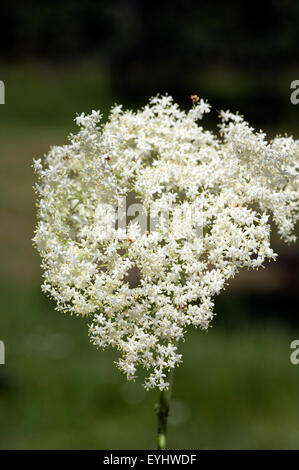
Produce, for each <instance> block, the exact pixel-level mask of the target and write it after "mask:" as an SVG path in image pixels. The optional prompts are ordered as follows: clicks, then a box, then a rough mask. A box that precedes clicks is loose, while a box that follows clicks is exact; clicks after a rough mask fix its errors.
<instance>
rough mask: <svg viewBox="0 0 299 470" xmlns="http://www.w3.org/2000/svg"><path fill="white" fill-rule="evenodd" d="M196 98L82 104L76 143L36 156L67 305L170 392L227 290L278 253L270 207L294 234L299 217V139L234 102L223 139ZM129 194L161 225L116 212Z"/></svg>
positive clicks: (52, 286) (48, 260) (48, 280)
mask: <svg viewBox="0 0 299 470" xmlns="http://www.w3.org/2000/svg"><path fill="white" fill-rule="evenodd" d="M192 98H193V106H192V108H191V109H190V110H189V111H188V112H184V111H182V110H180V109H179V107H178V105H177V104H175V103H174V102H173V100H172V98H171V97H170V96H162V97H160V96H158V97H155V98H153V99H151V101H150V103H149V104H148V105H147V106H145V107H144V108H143V109H142V110H140V111H137V112H132V111H123V110H122V107H121V106H116V107H114V108H113V109H112V111H111V114H110V117H109V119H108V121H107V122H106V123H103V124H101V123H100V120H101V116H100V114H99V113H98V112H96V111H93V112H92V113H91V114H90V115H89V116H86V115H84V114H82V115H81V116H79V117H77V118H76V122H77V124H78V126H79V127H80V130H79V132H78V133H77V134H76V135H71V136H70V142H69V144H68V145H64V146H59V147H53V148H52V149H51V150H50V152H49V153H48V154H47V155H46V157H45V159H44V161H43V162H42V161H41V160H40V159H39V160H36V161H35V162H34V167H35V170H36V172H37V175H38V178H39V181H38V183H37V185H36V189H37V193H38V218H39V222H38V226H37V229H36V233H35V237H34V243H35V245H36V247H37V248H38V250H39V252H40V254H41V257H42V260H43V263H42V267H43V270H44V284H43V290H44V291H45V292H46V293H48V294H49V295H50V296H51V297H52V298H54V299H55V300H56V302H57V309H58V310H61V311H64V312H70V313H71V314H80V315H84V316H88V318H90V327H89V328H90V329H89V331H90V336H91V339H92V341H93V343H94V344H95V345H96V346H98V347H100V348H105V347H107V346H113V347H115V348H117V349H118V350H119V352H120V355H121V357H120V359H119V361H118V363H117V364H118V366H119V368H120V369H121V370H122V371H124V372H125V373H126V375H127V377H128V378H129V379H132V378H134V377H135V376H136V372H137V369H138V367H139V366H143V367H144V368H145V369H147V370H148V374H147V377H146V380H145V386H146V387H147V388H153V387H158V388H159V389H161V390H162V389H164V388H167V386H168V382H167V374H168V371H169V370H170V369H172V368H174V367H175V366H176V365H177V364H178V363H179V362H181V354H179V353H178V342H179V340H180V339H182V338H183V337H184V334H185V332H186V329H187V327H188V326H189V325H194V326H196V327H200V328H202V329H207V328H208V326H209V323H210V321H211V319H212V317H213V315H214V312H213V305H214V304H213V297H214V296H215V294H218V293H219V292H220V291H221V290H222V289H223V288H224V286H225V284H226V282H227V281H228V280H229V279H230V278H232V277H233V276H235V274H236V273H237V272H238V270H239V269H240V268H241V267H246V268H258V267H259V266H261V265H262V264H263V263H264V262H265V260H266V259H267V258H268V259H271V258H273V259H275V257H276V256H277V255H276V254H275V253H274V252H273V250H272V248H271V247H270V222H271V219H270V217H271V218H272V219H273V220H274V221H275V222H276V225H277V227H278V231H279V233H280V235H281V237H282V238H283V239H284V240H286V241H287V242H289V241H293V240H294V238H295V237H294V235H292V231H293V228H294V224H295V222H296V219H298V179H297V178H296V176H297V173H298V161H299V145H298V144H299V141H296V140H293V139H292V138H291V137H276V138H275V139H274V140H273V141H271V142H267V140H266V139H265V135H264V134H263V133H261V132H259V133H256V132H255V131H254V130H253V129H252V128H251V127H249V125H248V124H247V123H246V122H245V121H244V120H243V118H242V117H241V116H239V115H238V114H236V115H234V114H231V113H230V112H222V113H220V117H221V124H220V136H216V135H214V134H213V133H212V132H209V131H207V130H204V129H203V128H202V127H201V126H200V125H199V124H198V120H200V119H201V118H202V116H203V114H204V113H207V112H209V110H210V109H209V105H208V104H207V103H206V102H204V101H203V100H199V99H198V98H197V97H196V95H195V96H193V97H192ZM124 197H127V198H133V199H135V200H136V199H137V200H139V201H142V204H143V208H144V211H145V213H146V215H148V214H149V213H150V214H151V217H155V218H156V219H157V218H158V220H159V223H158V224H155V226H154V228H153V227H152V226H151V228H150V229H149V230H147V231H144V232H143V233H142V232H141V230H140V226H139V225H138V223H137V222H131V223H129V224H128V225H127V226H125V227H124V226H122V225H121V224H114V223H111V221H113V220H114V219H113V210H112V209H111V208H113V207H115V206H116V205H117V204H119V202H120V200H121V199H123V198H124ZM107 207H108V209H107ZM178 207H179V208H184V210H185V211H188V210H190V213H192V217H191V221H190V220H189V223H188V224H187V223H185V221H182V220H181V219H180V218H179V217H174V213H175V211H176V210H177V208H178ZM109 208H110V209H109ZM165 214H167V217H166V215H165ZM107 223H108V225H109V230H108V232H109V233H107ZM198 227H201V228H202V232H201V235H200V236H199V232H198ZM132 273H135V277H137V279H135V282H134V283H132V282H131V281H130V276H131V274H132Z"/></svg>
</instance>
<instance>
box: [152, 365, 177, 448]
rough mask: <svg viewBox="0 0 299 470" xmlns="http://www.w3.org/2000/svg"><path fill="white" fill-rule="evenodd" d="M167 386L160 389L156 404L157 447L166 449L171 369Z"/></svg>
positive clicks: (171, 378)
mask: <svg viewBox="0 0 299 470" xmlns="http://www.w3.org/2000/svg"><path fill="white" fill-rule="evenodd" d="M168 381H169V387H168V389H166V390H161V392H160V399H159V403H157V405H156V409H155V411H156V414H157V418H158V434H157V449H158V450H165V449H166V442H167V441H166V434H167V419H168V415H169V410H170V401H171V387H172V382H173V369H171V371H170V372H169V375H168Z"/></svg>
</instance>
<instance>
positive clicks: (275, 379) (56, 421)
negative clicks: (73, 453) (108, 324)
mask: <svg viewBox="0 0 299 470" xmlns="http://www.w3.org/2000/svg"><path fill="white" fill-rule="evenodd" d="M1 309H2V313H1V336H2V339H3V340H4V341H5V344H6V365H5V366H1V369H0V416H1V429H2V431H1V439H0V447H1V448H2V449H6V448H9V449H18V448H21V449H49V448H58V449H64V448H70V449H78V448H83V449H86V448H87V449H117V448H119V449H130V448H131V449H132V448H135V449H138V448H149V449H153V448H155V433H156V419H155V415H154V411H153V405H154V402H155V401H156V400H157V393H156V392H146V391H145V390H144V389H143V388H142V387H141V384H140V383H139V382H136V383H128V382H126V380H125V378H124V377H123V376H122V375H121V373H120V372H119V371H118V370H117V369H116V367H115V366H114V364H113V361H114V360H115V359H116V354H115V353H114V352H112V351H106V352H99V351H97V350H96V349H95V348H94V347H93V346H92V345H91V344H90V343H89V340H88V337H87V326H86V324H85V322H84V321H83V320H82V319H79V318H70V317H68V316H64V315H62V314H61V313H58V312H55V311H54V310H53V309H54V306H53V305H52V304H51V303H50V302H48V301H47V300H46V299H45V298H44V297H43V296H42V295H41V294H40V290H39V286H36V287H33V286H32V287H30V288H28V287H23V286H19V285H17V284H11V285H9V284H7V285H4V284H3V283H2V286H1ZM293 338H294V334H293V333H292V332H290V331H288V330H287V329H286V328H285V327H282V326H281V327H278V326H273V325H271V324H268V326H265V324H264V325H255V324H252V325H251V327H250V328H248V326H247V327H246V324H244V325H243V326H242V325H239V326H238V327H235V326H234V325H233V324H231V325H227V326H226V327H221V326H220V327H218V325H217V320H215V328H212V329H211V330H210V331H209V332H208V333H203V332H200V331H195V330H193V331H192V332H191V333H190V334H189V335H188V336H187V340H186V342H185V343H184V344H182V345H181V350H182V352H183V354H184V363H183V364H182V365H181V366H180V368H179V369H177V370H176V373H175V381H174V392H173V403H172V408H171V414H170V425H169V441H168V442H169V446H170V448H175V449H190V448H191V449H196V448H199V449H213V448H214V449H217V448H222V449H230V448H237V449H242V448H246V449H262V448H267V449H275V448H282V449H288V448H296V447H298V441H299V428H298V421H299V402H298V389H299V374H298V369H297V367H296V366H294V365H291V364H290V361H289V354H290V349H289V345H290V342H291V340H292V339H293Z"/></svg>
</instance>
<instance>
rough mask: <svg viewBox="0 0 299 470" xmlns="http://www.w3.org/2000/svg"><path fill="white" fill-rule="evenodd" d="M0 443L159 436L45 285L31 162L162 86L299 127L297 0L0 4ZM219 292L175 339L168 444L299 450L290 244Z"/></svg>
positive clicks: (148, 410)
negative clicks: (205, 323) (83, 120)
mask: <svg viewBox="0 0 299 470" xmlns="http://www.w3.org/2000/svg"><path fill="white" fill-rule="evenodd" d="M0 13H1V28H0V80H3V81H4V82H5V90H6V103H5V105H2V106H1V107H0V151H1V159H0V166H1V167H0V170H1V171H0V196H1V197H0V242H1V247H2V253H1V264H0V280H1V283H0V290H1V292H0V309H1V313H0V340H2V341H4V342H5V345H6V365H5V366H3V365H0V422H1V430H0V447H1V448H25V449H26V448H75V449H76V448H99V449H102V448H106V449H113V448H122V449H124V448H153V447H154V446H155V440H154V435H155V426H156V423H155V416H154V413H153V403H154V401H155V400H156V398H157V397H156V395H157V394H155V393H154V392H145V391H143V389H142V387H141V385H140V383H139V382H138V381H137V383H135V384H128V383H127V382H126V381H125V378H124V377H123V376H121V375H120V373H119V372H118V371H117V370H116V368H115V367H114V364H113V360H115V358H116V354H115V353H114V352H109V351H107V352H104V353H102V352H98V351H96V350H95V349H94V348H93V346H92V345H91V344H90V343H89V341H88V337H87V326H86V324H85V322H83V321H82V320H80V319H75V318H69V317H67V316H63V315H62V314H60V313H57V312H56V311H55V310H54V305H53V304H52V303H51V302H49V301H48V300H46V299H45V297H44V296H43V295H42V294H41V292H40V283H41V272H40V269H39V262H40V260H39V258H38V256H37V254H36V253H35V252H34V250H33V249H32V247H31V238H32V236H33V230H34V225H35V223H36V221H35V201H34V193H33V190H32V185H33V184H34V176H33V171H32V168H31V164H32V159H33V158H38V157H40V156H41V155H43V154H44V153H45V152H47V151H48V149H49V147H50V146H51V145H57V144H62V143H64V142H66V137H67V134H68V133H69V132H71V131H74V130H75V126H74V123H73V118H74V117H75V114H76V113H77V112H78V113H81V112H83V111H84V112H90V111H91V110H92V109H101V111H102V112H103V113H104V116H107V114H108V112H109V108H110V107H111V106H112V105H113V104H114V103H115V102H118V103H124V104H125V106H126V107H130V108H134V109H136V108H137V107H138V106H142V105H143V104H144V103H145V102H146V101H147V100H148V98H149V97H150V96H152V95H156V94H157V93H158V92H160V93H165V92H168V93H169V94H171V95H173V97H174V98H175V100H176V101H178V102H179V103H180V105H181V106H182V107H183V108H186V109H187V108H188V107H189V106H190V104H191V101H190V95H191V94H194V93H197V94H198V95H199V96H201V97H203V98H206V99H208V101H209V102H210V104H211V105H212V106H213V112H212V113H210V115H209V116H208V117H207V118H205V120H204V123H203V124H204V125H205V126H207V127H211V128H212V129H216V124H217V112H216V109H228V108H229V109H231V110H232V111H236V110H239V111H240V113H241V114H243V115H245V117H246V119H247V120H248V121H249V122H250V123H251V125H253V126H254V127H255V128H256V129H257V130H259V129H260V128H262V129H264V130H265V131H267V133H268V134H269V137H270V138H271V137H273V136H274V135H276V134H277V133H280V134H284V133H288V134H291V135H294V137H295V138H299V131H298V113H299V105H297V106H296V105H293V104H291V102H290V94H291V90H290V84H291V82H292V81H293V80H296V79H297V80H298V79H299V61H298V55H299V41H298V24H299V2H297V1H290V0H289V1H282V0H280V1H278V0H277V1H272V2H269V1H263V2H260V3H257V4H256V3H253V2H225V1H222V2H220V1H219V2H215V1H209V2H208V1H206V2H201V1H197V2H188V1H172V2H170V1H164V2H159V3H155V2H149V1H142V2H137V1H133V0H131V1H130V0H127V1H110V2H108V1H98V2H96V1H90V0H85V1H84V2H82V1H81V2H79V1H70V0H68V1H65V0H62V1H59V2H58V1H44V2H33V1H27V2H21V1H14V2H13V1H12V2H10V3H7V4H6V5H5V6H1V9H0ZM273 245H274V248H275V250H276V251H277V252H278V253H279V258H278V261H277V262H276V263H270V264H269V265H268V266H267V267H266V269H261V270H260V271H258V272H256V271H255V272H247V271H245V272H243V273H240V275H239V277H238V278H236V279H235V280H234V281H232V282H231V283H230V286H229V288H228V289H227V290H226V291H225V292H224V293H223V294H221V295H220V296H219V298H217V301H216V312H217V316H216V318H215V320H214V323H213V325H214V328H212V329H211V330H210V331H209V332H208V333H207V334H205V333H202V332H198V331H196V332H195V331H190V334H189V335H188V336H187V339H186V342H185V343H184V344H182V345H181V351H182V352H183V354H184V364H183V365H181V367H180V368H179V369H178V370H177V372H176V377H175V385H174V395H173V400H174V401H173V406H172V412H171V415H170V427H169V445H170V447H172V448H185V449H186V448H298V442H299V427H298V422H299V401H298V390H299V365H298V366H295V365H291V364H290V359H289V357H290V353H291V350H290V343H291V341H293V340H294V339H297V338H298V339H299V331H298V325H299V321H298V307H297V300H298V296H297V286H298V260H299V257H298V245H297V246H296V245H290V246H286V245H284V244H282V243H281V241H280V240H279V239H278V237H277V236H276V235H275V234H274V235H273Z"/></svg>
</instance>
